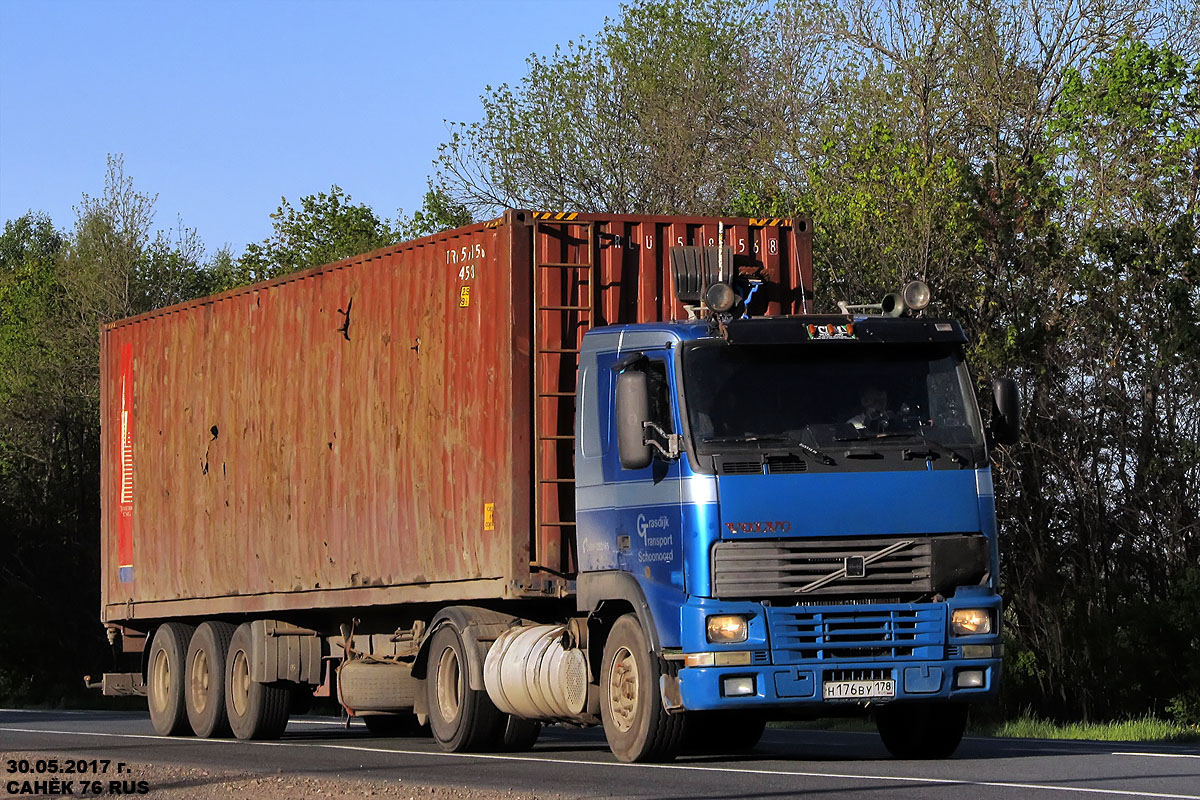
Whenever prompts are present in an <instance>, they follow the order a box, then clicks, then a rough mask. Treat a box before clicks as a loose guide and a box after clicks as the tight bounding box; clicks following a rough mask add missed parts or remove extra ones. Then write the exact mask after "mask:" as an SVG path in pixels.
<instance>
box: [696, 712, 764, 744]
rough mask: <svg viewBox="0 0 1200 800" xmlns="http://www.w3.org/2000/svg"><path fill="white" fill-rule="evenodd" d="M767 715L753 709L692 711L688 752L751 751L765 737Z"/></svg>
mask: <svg viewBox="0 0 1200 800" xmlns="http://www.w3.org/2000/svg"><path fill="white" fill-rule="evenodd" d="M766 727H767V718H766V717H764V716H763V715H762V714H756V713H754V712H753V711H749V712H747V711H690V712H688V714H687V723H686V724H685V732H684V739H683V750H684V751H685V752H688V753H703V754H705V755H711V754H715V753H748V752H750V751H751V750H753V749H754V747H755V745H757V744H758V740H759V739H761V738H762V735H763V730H765V729H766Z"/></svg>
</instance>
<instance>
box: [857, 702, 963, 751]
mask: <svg viewBox="0 0 1200 800" xmlns="http://www.w3.org/2000/svg"><path fill="white" fill-rule="evenodd" d="M875 724H876V726H877V727H878V728H879V736H880V738H882V739H883V745H884V747H886V748H887V749H888V752H889V753H891V754H892V755H893V756H895V757H896V758H907V759H930V758H949V757H950V756H951V755H953V754H954V751H955V750H956V749H958V744H959V742H961V741H962V737H963V731H965V730H966V728H967V707H966V705H964V704H962V703H889V704H887V705H885V706H882V707H880V709H879V710H878V711H877V712H875Z"/></svg>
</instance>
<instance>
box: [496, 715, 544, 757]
mask: <svg viewBox="0 0 1200 800" xmlns="http://www.w3.org/2000/svg"><path fill="white" fill-rule="evenodd" d="M506 716H507V720H505V724H504V733H503V734H502V735H501V737H500V750H502V751H503V752H505V753H524V752H527V751H529V750H532V749H533V746H534V745H535V744H536V743H537V740H538V737H539V736H541V735H542V723H540V722H536V721H534V720H531V719H523V718H521V717H514V716H512V715H511V714H509V715H506Z"/></svg>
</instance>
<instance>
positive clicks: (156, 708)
mask: <svg viewBox="0 0 1200 800" xmlns="http://www.w3.org/2000/svg"><path fill="white" fill-rule="evenodd" d="M193 630H194V629H193V628H192V626H191V625H184V624H183V623H180V622H168V623H167V624H165V625H160V626H159V628H158V630H157V631H155V632H154V641H153V642H151V643H150V660H149V663H148V666H147V670H146V678H147V680H146V683H147V686H146V700H147V702H148V704H149V706H150V722H151V723H153V724H154V730H155V731H157V732H158V733H159V735H161V736H180V735H183V734H187V733H191V727H190V726H189V725H188V716H187V704H186V701H185V700H184V685H185V680H184V677H185V673H186V667H185V666H184V665H185V664H186V663H187V649H188V642H189V641H191V638H192V631H193Z"/></svg>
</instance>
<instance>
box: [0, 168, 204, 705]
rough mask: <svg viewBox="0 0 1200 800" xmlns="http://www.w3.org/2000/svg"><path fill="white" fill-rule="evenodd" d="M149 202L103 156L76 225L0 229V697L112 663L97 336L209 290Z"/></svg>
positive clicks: (57, 687) (37, 223)
mask: <svg viewBox="0 0 1200 800" xmlns="http://www.w3.org/2000/svg"><path fill="white" fill-rule="evenodd" d="M154 202H155V199H154V197H153V196H151V195H147V194H145V193H142V192H139V191H138V190H137V189H135V188H134V186H133V182H132V180H131V179H130V178H129V177H127V176H126V175H125V173H124V164H123V161H122V159H121V158H120V157H119V156H117V157H110V158H109V160H108V169H107V172H106V177H105V187H104V191H103V193H102V194H101V195H100V196H99V197H89V196H86V195H85V196H84V197H83V200H82V201H81V203H80V205H79V206H78V207H77V209H76V213H77V219H76V222H75V226H74V228H73V230H71V231H67V232H62V231H59V230H57V229H56V228H55V227H54V225H53V223H52V222H51V221H50V220H49V219H48V218H46V217H45V216H44V215H39V214H26V215H24V216H23V217H21V218H19V219H17V220H15V221H9V222H6V223H5V226H4V232H3V235H0V549H3V551H4V553H5V558H4V560H3V563H0V576H2V580H0V605H2V606H3V607H4V608H5V609H6V614H5V615H4V616H3V618H0V637H3V638H4V639H6V640H9V641H21V642H22V646H21V647H15V648H8V649H7V650H6V651H4V652H3V653H0V698H2V699H4V701H5V702H34V701H39V700H40V701H45V700H54V699H56V698H58V697H61V696H62V695H67V696H71V695H74V694H76V693H77V692H78V691H79V674H78V673H79V671H80V670H81V669H82V670H87V669H92V668H103V667H106V666H108V663H107V645H106V643H105V641H104V636H103V629H102V628H101V626H100V625H99V624H97V621H96V617H95V603H96V597H97V596H98V594H99V563H98V561H99V547H98V546H97V537H98V534H99V519H100V507H99V500H100V480H99V474H100V470H99V437H100V430H99V414H98V398H99V364H98V361H99V357H98V336H97V332H98V329H99V326H100V325H101V324H102V323H105V322H110V321H113V320H115V319H118V318H120V317H124V316H129V315H132V314H137V313H141V312H144V311H149V310H151V309H153V308H156V307H159V306H162V305H165V304H169V303H174V302H178V301H181V300H186V299H189V298H190V297H192V296H194V295H195V294H197V293H200V292H203V291H206V290H207V288H208V285H209V273H208V271H207V270H205V269H204V268H203V266H202V263H201V262H202V261H203V247H202V245H201V244H200V241H199V238H198V237H197V236H196V234H195V232H194V231H191V230H189V229H187V228H186V227H184V226H183V225H182V224H180V225H179V226H178V227H177V229H176V231H175V232H174V233H173V234H167V233H164V232H161V231H155V230H154V228H153V219H154ZM81 665H82V666H81Z"/></svg>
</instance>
